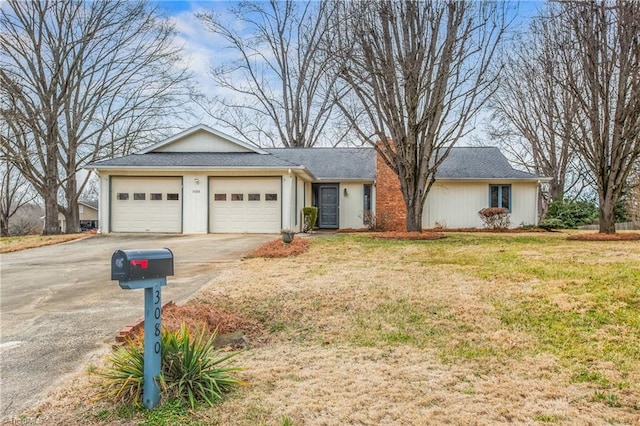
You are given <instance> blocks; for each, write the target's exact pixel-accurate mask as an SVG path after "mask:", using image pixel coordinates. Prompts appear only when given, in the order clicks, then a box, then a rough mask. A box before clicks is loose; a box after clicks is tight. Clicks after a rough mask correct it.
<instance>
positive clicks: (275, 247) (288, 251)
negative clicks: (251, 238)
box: [246, 237, 309, 258]
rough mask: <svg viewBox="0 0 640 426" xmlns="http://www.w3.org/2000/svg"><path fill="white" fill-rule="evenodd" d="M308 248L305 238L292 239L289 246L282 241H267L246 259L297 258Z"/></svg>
mask: <svg viewBox="0 0 640 426" xmlns="http://www.w3.org/2000/svg"><path fill="white" fill-rule="evenodd" d="M308 247H309V241H308V240H307V239H306V238H299V237H298V238H295V237H294V238H293V241H291V242H290V243H289V244H285V243H283V242H282V239H278V240H274V241H269V242H268V243H266V244H263V245H261V246H260V247H258V248H257V249H255V250H254V251H252V252H251V253H249V254H248V255H247V256H246V257H247V258H253V257H264V258H276V257H289V256H298V255H299V254H302V253H304V252H305V251H307V248H308Z"/></svg>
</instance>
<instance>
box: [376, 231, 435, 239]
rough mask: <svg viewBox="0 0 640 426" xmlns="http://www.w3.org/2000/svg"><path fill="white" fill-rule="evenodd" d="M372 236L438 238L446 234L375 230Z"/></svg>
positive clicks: (386, 237) (384, 237) (379, 237)
mask: <svg viewBox="0 0 640 426" xmlns="http://www.w3.org/2000/svg"><path fill="white" fill-rule="evenodd" d="M371 236H372V237H373V238H377V239H379V240H439V239H441V238H446V235H444V234H441V233H439V232H399V231H388V232H376V233H374V234H371Z"/></svg>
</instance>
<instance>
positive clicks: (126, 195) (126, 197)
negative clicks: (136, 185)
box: [118, 192, 129, 200]
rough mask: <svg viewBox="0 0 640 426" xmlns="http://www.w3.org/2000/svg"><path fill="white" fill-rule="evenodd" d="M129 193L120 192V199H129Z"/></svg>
mask: <svg viewBox="0 0 640 426" xmlns="http://www.w3.org/2000/svg"><path fill="white" fill-rule="evenodd" d="M128 199H129V193H128V192H118V200H128Z"/></svg>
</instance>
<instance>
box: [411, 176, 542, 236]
mask: <svg viewBox="0 0 640 426" xmlns="http://www.w3.org/2000/svg"><path fill="white" fill-rule="evenodd" d="M491 184H510V185H511V215H510V216H511V226H512V227H518V226H520V225H521V224H525V225H531V224H536V223H537V199H536V196H537V185H538V184H537V183H536V182H523V183H513V182H508V181H507V182H505V181H495V182H494V181H492V182H469V181H445V182H442V181H441V182H436V183H434V185H433V187H432V188H431V191H430V192H429V195H428V196H427V201H426V202H425V208H424V211H423V215H422V225H423V227H424V228H434V227H437V226H441V227H444V228H482V226H483V223H482V220H480V218H479V217H478V212H479V211H480V210H482V209H483V208H485V207H488V206H489V185H491Z"/></svg>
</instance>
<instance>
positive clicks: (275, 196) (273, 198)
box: [264, 194, 278, 201]
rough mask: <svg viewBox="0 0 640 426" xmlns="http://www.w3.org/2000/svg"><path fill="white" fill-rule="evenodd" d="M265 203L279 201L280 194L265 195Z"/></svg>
mask: <svg viewBox="0 0 640 426" xmlns="http://www.w3.org/2000/svg"><path fill="white" fill-rule="evenodd" d="M264 200H265V201H278V194H264Z"/></svg>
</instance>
